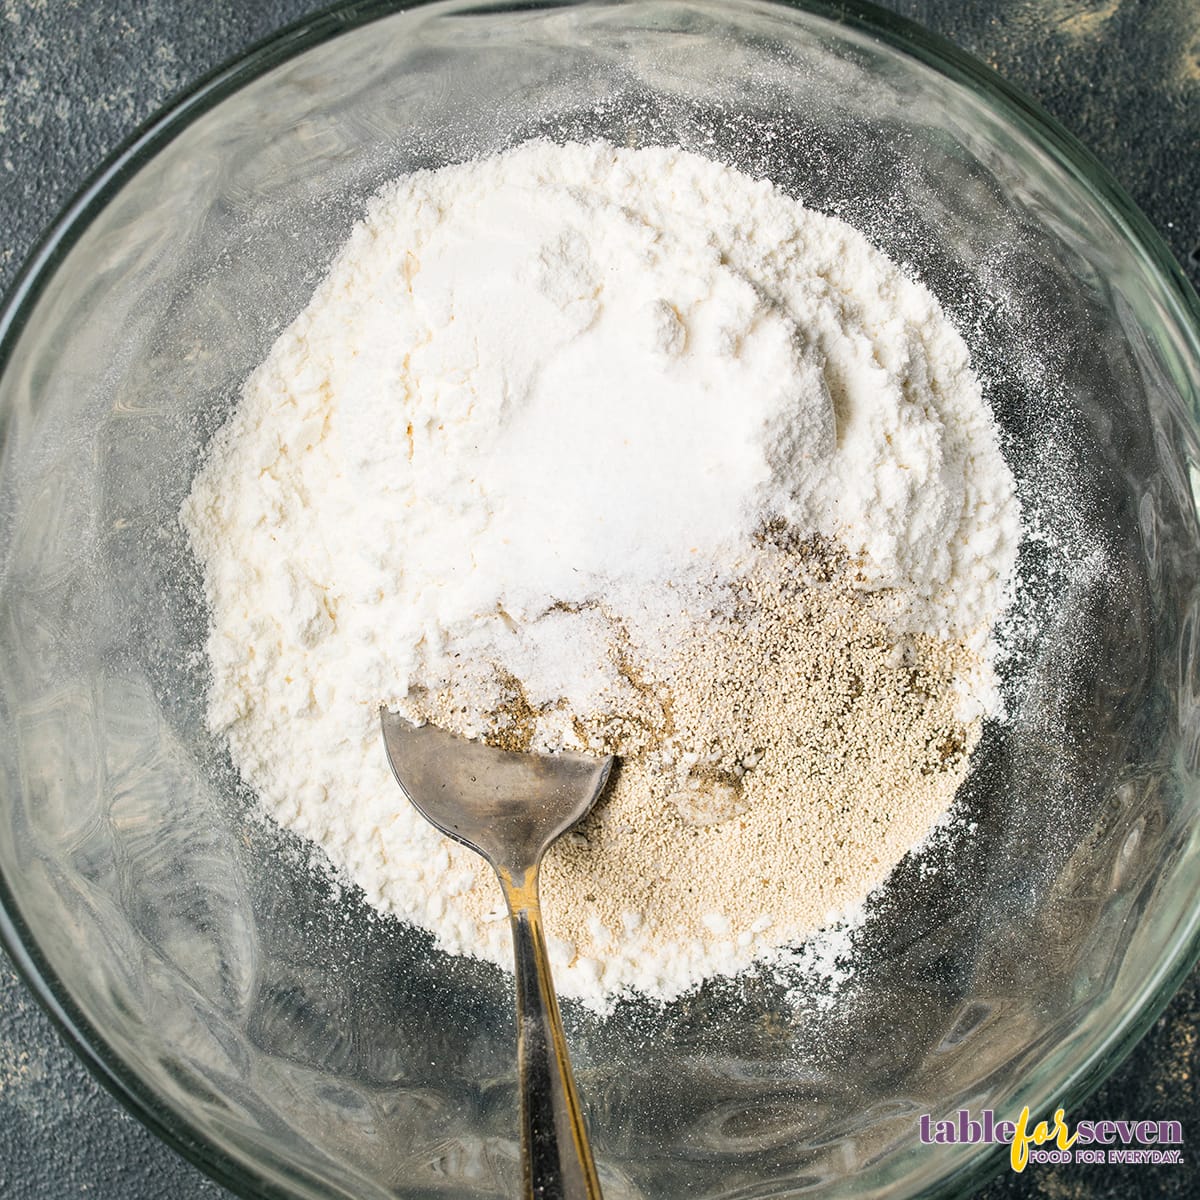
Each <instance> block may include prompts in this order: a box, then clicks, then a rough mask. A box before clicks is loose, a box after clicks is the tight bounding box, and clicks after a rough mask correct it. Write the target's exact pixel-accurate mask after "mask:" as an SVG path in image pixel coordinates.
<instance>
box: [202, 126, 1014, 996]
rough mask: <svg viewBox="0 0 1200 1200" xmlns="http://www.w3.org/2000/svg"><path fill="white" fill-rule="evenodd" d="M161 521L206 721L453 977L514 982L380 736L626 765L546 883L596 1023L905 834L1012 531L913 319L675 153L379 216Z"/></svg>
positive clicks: (424, 183) (518, 156)
mask: <svg viewBox="0 0 1200 1200" xmlns="http://www.w3.org/2000/svg"><path fill="white" fill-rule="evenodd" d="M182 520H183V523H184V525H185V527H186V529H187V532H188V534H189V536H190V539H191V543H192V546H193V548H194V550H195V552H196V554H197V556H198V557H199V559H200V561H201V562H202V564H203V566H204V575H205V584H206V589H207V596H208V601H209V604H210V608H211V613H212V627H211V632H210V636H209V640H208V646H207V649H208V657H209V661H210V664H211V669H212V687H211V692H210V695H209V721H210V724H211V726H212V728H213V729H214V730H216V731H219V732H223V733H224V734H225V735H227V737H228V740H229V744H230V748H231V752H232V755H233V760H234V762H235V764H236V765H237V766H238V768H239V770H240V771H241V772H242V774H243V776H244V778H245V779H246V780H247V781H248V782H249V783H250V784H251V785H252V786H253V787H254V788H255V789H256V790H257V792H258V793H259V795H260V796H261V797H262V800H263V802H264V804H265V805H266V807H267V808H268V810H269V811H270V812H272V813H273V814H274V815H275V817H276V818H277V819H278V820H280V821H281V822H282V823H283V824H285V825H288V826H290V827H291V828H293V829H295V830H296V831H298V832H299V833H301V834H303V835H305V836H307V837H309V838H312V839H313V840H315V841H316V842H318V843H319V844H320V845H321V846H323V847H324V849H325V850H326V851H327V852H328V854H329V856H330V858H331V859H332V860H333V862H334V863H335V864H337V865H338V866H339V867H340V868H342V869H344V870H345V871H346V872H347V873H348V874H349V875H350V876H352V877H353V878H354V879H355V880H356V881H357V882H358V883H359V884H361V885H362V887H363V888H364V889H365V891H366V893H367V895H368V897H369V899H370V900H371V901H372V902H373V903H374V904H376V905H377V906H378V907H380V908H381V909H383V910H385V911H391V912H395V913H398V914H400V915H402V916H405V917H407V918H409V919H411V920H413V921H415V922H418V923H419V924H421V925H423V926H426V927H427V928H429V929H431V930H432V931H433V932H434V933H435V934H436V935H437V936H438V938H439V940H440V942H441V943H442V945H444V946H445V947H446V948H447V949H449V950H451V951H453V952H464V953H471V954H477V955H481V956H484V957H487V958H490V959H493V960H495V961H497V962H500V963H503V964H506V965H507V964H508V963H509V960H510V948H509V940H508V932H507V928H506V926H505V922H504V921H503V919H502V917H503V914H502V912H501V910H500V908H499V907H498V902H499V891H498V888H497V885H496V884H495V883H494V881H493V880H492V879H491V878H490V877H489V876H488V875H487V874H486V868H484V867H483V866H482V864H481V863H480V861H479V860H478V859H476V858H475V857H474V856H473V855H471V854H469V853H468V852H466V851H464V850H462V849H461V848H459V847H457V846H454V845H453V844H451V843H449V842H448V841H446V840H445V839H443V838H442V837H441V836H440V835H439V834H437V833H436V832H435V831H434V830H433V829H432V828H430V827H429V826H427V825H426V824H425V823H424V822H423V821H422V820H421V818H420V817H418V816H417V815H416V813H415V812H414V811H412V810H410V809H409V808H408V807H407V806H406V805H405V803H404V801H403V798H402V796H401V794H400V793H399V791H398V789H397V788H396V786H395V784H394V782H393V781H392V779H391V776H390V772H389V770H388V767H387V763H386V759H385V757H384V753H383V748H382V742H381V738H380V735H379V728H378V709H379V706H380V705H381V704H386V705H388V706H389V707H391V708H393V709H397V710H399V711H401V712H404V713H406V714H407V715H409V716H410V717H413V718H414V719H421V720H424V719H434V720H437V721H438V722H439V723H442V724H445V725H447V726H448V727H450V728H454V729H456V730H458V731H459V732H463V733H467V734H469V735H472V736H482V737H487V738H488V739H489V740H492V741H495V742H496V743H497V744H504V745H510V746H516V747H520V748H533V749H555V748H559V747H564V746H571V747H583V748H591V749H594V750H597V751H612V752H615V753H619V754H620V755H622V770H621V772H620V774H619V777H618V779H617V781H616V784H615V786H614V787H613V789H612V793H611V795H610V796H609V798H608V799H607V801H606V802H605V803H604V804H603V805H602V807H601V808H600V809H599V810H598V811H597V812H596V813H595V814H593V816H592V817H591V818H590V819H589V822H588V824H587V825H586V826H585V827H584V828H583V829H582V830H581V831H580V832H579V833H578V834H577V835H576V836H574V837H573V838H572V839H571V840H570V842H569V843H568V844H565V845H563V846H562V847H561V848H557V849H556V850H555V851H554V852H552V855H551V856H550V858H549V859H548V861H547V864H546V870H545V875H544V904H545V908H546V919H547V923H548V926H549V928H550V930H551V932H552V934H554V938H553V944H552V956H553V957H554V958H555V965H556V969H557V971H558V975H557V979H558V982H559V986H560V988H561V990H562V991H563V992H564V993H566V994H569V995H576V996H580V997H582V998H583V999H585V1000H587V1001H589V1002H590V1003H593V1004H596V1005H597V1006H603V1005H604V1004H605V1003H607V1002H608V1001H609V1000H610V999H611V998H612V997H613V996H614V995H615V994H617V993H618V992H619V991H620V990H621V989H623V988H629V987H635V988H638V989H641V990H643V991H645V992H646V993H648V994H650V995H657V996H663V997H669V996H673V995H676V994H679V993H680V992H681V991H683V990H685V989H687V988H688V987H690V986H692V985H694V984H695V983H696V982H698V981H699V980H700V979H702V978H704V977H705V976H707V975H710V974H713V973H718V972H730V971H736V970H738V969H740V968H742V967H744V966H746V965H747V964H748V963H750V962H751V961H753V959H754V958H755V957H756V956H761V955H762V954H764V953H766V952H768V951H770V950H771V949H772V948H773V947H780V946H785V945H788V944H791V943H795V942H796V941H797V940H799V939H801V938H802V937H803V936H804V935H806V934H808V933H810V932H812V931H813V930H815V929H818V928H820V927H821V925H822V924H823V923H824V922H825V919H826V917H827V915H828V914H829V913H831V912H836V911H840V910H845V909H847V908H852V907H853V906H854V905H855V904H857V903H859V902H861V900H862V898H863V897H864V896H865V895H866V893H867V892H868V891H870V890H871V888H873V887H875V886H876V885H878V884H879V883H880V882H881V881H882V880H883V879H884V878H885V877H886V875H887V874H888V872H889V871H890V870H891V868H892V867H893V866H894V865H895V863H896V862H897V861H898V860H899V859H900V858H901V857H902V856H903V854H904V853H905V851H906V850H907V849H908V848H909V847H911V846H912V845H913V844H914V843H916V842H919V841H920V839H921V838H922V837H923V836H924V835H925V833H926V832H927V831H928V830H929V828H930V827H931V826H932V825H933V824H934V822H935V821H936V820H937V819H938V818H939V817H940V816H941V815H942V814H943V813H944V812H945V810H946V808H947V807H948V805H949V804H950V802H951V800H952V798H953V795H954V791H955V789H956V787H957V785H958V783H959V782H960V781H961V779H962V777H963V775H964V774H965V771H966V765H967V758H968V756H969V753H970V749H971V747H972V746H973V745H974V743H975V741H976V740H977V738H978V734H979V725H980V719H981V716H982V715H984V714H985V713H987V712H990V711H993V710H994V707H995V704H996V699H995V692H994V687H993V679H992V673H991V667H990V655H991V642H990V634H991V629H992V627H993V625H994V623H995V621H996V620H997V618H998V616H999V615H1000V614H1001V612H1002V611H1003V609H1004V607H1005V604H1006V603H1007V600H1008V595H1009V590H1010V586H1011V579H1012V574H1013V569H1014V561H1015V554H1016V544H1017V540H1018V537H1019V533H1020V523H1019V513H1018V510H1017V506H1016V502H1015V500H1014V494H1013V480H1012V476H1011V474H1010V472H1009V470H1008V468H1007V466H1006V465H1005V463H1004V461H1003V458H1002V457H1001V454H1000V450H999V447H998V440H997V435H996V428H995V425H994V422H993V419H992V417H991V415H990V413H989V411H988V409H987V406H986V405H985V403H984V401H983V399H982V397H981V394H980V390H979V385H978V383H977V381H976V379H975V376H974V375H973V373H972V371H971V369H970V364H969V358H968V352H967V349H966V347H965V345H964V344H963V342H962V340H961V339H960V338H959V336H958V335H957V334H956V333H955V332H954V330H953V328H952V327H951V326H950V324H949V322H948V321H947V320H946V318H945V317H944V315H943V314H942V312H941V309H940V308H939V306H938V304H937V301H936V300H935V299H934V298H933V296H932V295H931V294H930V293H929V291H928V290H927V289H926V288H924V287H923V286H922V285H921V284H919V283H917V282H915V281H914V280H912V279H910V278H908V277H907V276H906V275H904V273H903V272H901V270H900V269H899V268H898V267H897V266H896V265H895V264H893V263H891V262H890V261H889V260H888V259H887V258H885V257H884V256H883V255H881V254H880V253H879V252H878V251H876V250H875V249H873V248H872V247H871V246H870V245H869V244H868V243H867V241H866V240H865V239H864V238H863V237H862V236H861V235H860V234H858V233H857V232H856V231H854V230H853V229H852V228H851V227H849V226H848V225H846V224H845V223H844V222H841V221H839V220H836V219H834V218H831V217H827V216H823V215H821V214H818V213H815V212H812V211H810V210H808V209H806V208H804V207H803V206H802V205H801V204H799V203H798V202H797V201H795V200H793V199H791V198H789V197H787V196H786V195H784V194H783V193H781V192H779V191H778V190H777V189H775V188H774V187H772V186H771V185H770V184H769V183H767V182H764V181H760V180H754V179H751V178H749V177H747V176H746V175H743V174H741V173H739V172H738V171H736V170H733V169H731V168H729V167H725V166H723V165H720V164H718V163H715V162H712V161H710V160H708V159H705V158H703V157H700V156H698V155H694V154H689V153H686V152H684V151H680V150H671V149H644V150H627V149H618V148H615V147H613V146H610V145H607V144H602V143H597V144H590V145H574V144H572V145H566V146H560V145H555V144H552V143H549V142H542V141H537V142H531V143H527V144H525V145H523V146H520V147H518V148H516V149H515V150H512V151H509V152H507V153H505V154H502V155H499V156H496V157H494V158H491V159H487V160H483V161H477V162H470V163H465V164H462V165H459V166H453V167H446V168H443V169H441V170H438V171H428V172H419V173H416V174H414V175H411V176H408V177H405V178H402V179H399V180H397V181H395V182H394V183H392V184H390V185H388V186H387V187H386V188H384V189H383V190H382V191H381V192H380V193H379V194H378V195H376V196H375V197H374V199H373V200H372V201H371V202H370V203H369V205H368V208H367V213H366V216H365V219H364V220H363V221H362V222H361V223H360V224H359V225H358V226H357V227H356V228H355V230H354V232H353V233H352V235H351V237H350V239H349V241H348V242H347V244H346V246H345V247H344V248H343V249H342V251H341V253H340V254H339V256H338V257H337V259H336V260H335V262H334V264H333V266H332V268H331V269H330V272H329V274H328V276H327V277H326V279H325V280H324V282H323V283H322V284H321V285H320V286H319V288H318V289H317V291H316V293H315V294H314V296H313V298H312V300H311V302H310V303H309V305H308V307H307V308H306V309H305V310H304V312H302V313H301V314H300V316H299V317H297V318H296V320H295V321H294V322H293V323H292V325H291V326H290V327H289V328H288V329H287V330H286V331H285V332H284V333H283V334H282V336H281V337H280V338H279V340H278V341H277V343H276V344H275V346H274V348H273V349H272V351H271V354H270V355H269V357H268V358H267V360H266V361H265V362H264V363H263V364H262V365H261V366H260V367H259V368H258V370H257V371H256V372H255V373H254V374H253V375H252V376H251V378H250V379H249V380H248V381H247V383H246V386H245V389H244V392H243V395H242V397H241V400H240V403H239V404H238V406H237V408H236V410H235V411H234V413H233V415H232V417H231V418H230V420H229V421H228V423H227V424H226V426H225V427H224V428H223V429H222V430H221V431H220V433H219V434H218V436H217V438H216V439H215V440H214V443H213V445H212V447H211V450H210V453H209V455H208V458H207V460H206V462H205V464H204V466H203V468H202V469H201V471H200V473H199V474H198V476H197V478H196V480H195V482H194V485H193V488H192V491H191V494H190V496H189V497H188V499H187V501H186V502H185V504H184V507H183V511H182ZM739 876H753V882H754V887H753V889H750V890H749V891H747V890H746V889H744V888H743V889H741V890H740V891H739V890H738V889H736V888H734V887H732V886H731V882H730V881H731V880H733V879H735V878H736V877H739ZM623 881H624V882H623Z"/></svg>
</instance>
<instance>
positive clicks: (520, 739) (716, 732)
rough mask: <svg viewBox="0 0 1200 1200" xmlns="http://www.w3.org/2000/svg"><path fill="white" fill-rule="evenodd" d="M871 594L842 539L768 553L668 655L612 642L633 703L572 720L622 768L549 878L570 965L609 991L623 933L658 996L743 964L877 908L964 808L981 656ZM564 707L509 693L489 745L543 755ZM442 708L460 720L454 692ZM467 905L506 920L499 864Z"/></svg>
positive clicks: (551, 905) (552, 922)
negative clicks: (922, 628)
mask: <svg viewBox="0 0 1200 1200" xmlns="http://www.w3.org/2000/svg"><path fill="white" fill-rule="evenodd" d="M855 584H856V580H855V567H854V564H853V562H852V561H851V560H850V559H849V558H848V557H847V556H846V555H845V554H844V553H840V552H838V551H837V550H836V548H835V547H833V546H832V545H831V544H829V543H819V542H809V543H807V544H806V545H804V546H801V547H790V548H780V547H779V546H767V547H765V548H764V550H763V552H762V554H761V555H760V557H759V560H758V562H757V563H756V565H755V567H754V569H753V570H752V571H751V572H750V573H749V574H748V575H745V576H743V577H741V578H739V579H737V580H736V581H735V582H734V583H733V585H731V592H730V604H729V606H728V609H727V611H725V612H723V613H721V614H718V615H715V616H713V617H712V618H711V619H709V620H708V621H706V622H704V623H702V624H701V623H698V624H696V625H694V626H693V627H691V628H690V629H689V630H688V632H687V634H686V635H685V636H684V637H683V638H682V640H681V641H679V642H677V643H676V644H673V645H672V646H670V647H666V648H665V650H664V651H663V652H662V653H660V654H659V655H648V656H645V657H643V659H642V661H640V662H639V663H637V664H636V666H635V663H634V661H633V655H634V650H633V648H632V647H630V646H629V645H628V644H626V642H625V639H624V638H623V637H622V635H621V632H620V630H619V629H617V630H616V633H615V636H614V639H613V653H614V655H616V656H619V657H621V658H623V660H624V663H623V667H622V670H623V675H624V678H625V679H626V680H627V681H628V683H629V690H628V697H627V703H628V710H627V711H626V712H625V713H623V715H622V716H621V717H619V718H613V717H612V716H611V715H601V716H592V717H589V716H587V715H583V716H578V715H577V716H576V717H575V719H574V728H575V731H576V733H577V735H578V740H579V741H580V742H582V743H583V744H585V745H588V746H590V747H591V748H593V749H595V750H597V751H609V752H615V753H618V754H622V756H623V757H622V759H621V762H620V766H619V770H618V772H617V774H616V776H615V779H614V782H613V784H612V785H611V787H610V790H609V792H608V794H607V796H606V797H605V798H604V799H603V800H602V802H601V804H600V806H599V807H598V808H597V810H596V811H595V812H594V813H593V814H592V815H591V816H590V817H589V818H588V820H587V821H586V822H585V823H584V824H583V825H582V826H581V827H580V828H579V829H578V830H577V831H576V832H575V833H574V834H572V835H571V836H570V837H569V838H568V839H567V840H565V841H564V842H562V843H560V844H559V845H558V846H556V847H554V848H553V849H552V850H551V852H550V854H549V855H548V857H547V860H546V863H545V866H544V869H543V875H542V881H543V883H542V886H543V907H544V909H545V914H546V921H547V926H548V929H549V931H550V933H551V934H552V935H553V937H554V938H556V939H558V943H559V944H558V946H557V952H558V954H559V955H560V956H562V957H564V958H566V959H567V960H569V961H570V962H571V963H572V964H573V969H574V970H577V971H582V972H584V973H585V974H587V975H589V976H591V975H594V976H595V983H596V984H597V985H599V986H601V987H603V986H604V970H605V962H606V959H607V957H608V956H609V955H610V953H611V951H612V949H613V947H614V945H616V944H617V943H618V942H619V943H620V944H621V946H622V955H621V957H622V959H623V960H625V961H626V963H627V962H628V960H629V959H630V958H631V957H632V958H634V959H635V960H636V962H637V963H638V968H637V969H638V977H637V978H636V979H635V980H634V981H633V986H635V987H640V988H643V989H644V990H647V991H651V992H653V993H656V994H663V995H668V996H669V995H671V994H677V993H678V992H680V991H682V990H685V989H686V988H687V987H688V986H689V985H691V984H693V983H694V982H696V981H698V979H700V978H702V977H704V976H706V975H711V974H714V973H732V972H734V971H737V970H738V969H741V968H743V967H745V966H747V965H748V964H749V963H750V962H751V961H752V960H753V959H754V958H755V957H756V956H757V955H759V954H761V953H762V952H764V951H767V950H769V949H770V948H772V947H779V946H784V945H788V944H794V943H796V942H798V941H800V940H802V939H803V938H804V937H805V936H806V935H809V934H811V933H813V932H814V931H816V930H818V929H820V928H821V927H822V926H823V925H824V924H826V922H827V921H828V919H829V918H830V916H831V915H832V914H838V913H843V912H846V911H848V910H852V909H854V908H855V907H856V906H858V905H860V904H861V903H862V901H863V899H864V898H865V897H866V895H867V894H868V893H869V892H870V891H871V890H872V889H873V888H875V887H876V886H877V885H878V884H880V883H881V882H882V881H883V879H884V878H885V877H886V875H887V874H888V873H889V872H890V871H891V869H892V868H893V867H894V866H895V864H896V863H897V862H898V861H899V860H900V858H902V857H903V855H904V854H905V853H906V852H907V851H908V850H909V849H910V848H911V847H912V846H914V845H915V844H917V843H919V842H920V841H921V840H922V838H923V837H924V836H925V835H926V834H927V833H928V831H929V829H930V828H931V826H932V825H933V824H934V823H935V822H936V821H937V820H938V818H939V817H941V816H942V815H943V814H944V813H945V812H946V810H947V808H948V807H949V805H950V803H951V801H952V799H953V797H954V793H955V790H956V789H957V787H958V785H959V783H960V782H961V780H962V778H963V776H964V775H965V773H966V770H967V759H968V755H969V754H970V752H971V749H972V748H973V747H974V745H975V743H976V741H977V740H978V737H979V732H980V726H979V722H978V720H974V721H971V722H969V723H964V722H963V721H962V720H960V719H959V717H958V716H957V715H956V708H957V706H958V697H959V691H958V688H959V685H960V682H961V681H962V680H963V679H965V678H969V677H970V676H971V674H972V673H973V672H975V671H976V670H977V669H978V667H979V663H978V660H977V658H976V656H975V655H974V654H973V653H972V652H971V651H969V650H967V649H966V648H965V647H964V646H963V645H961V644H959V643H955V642H947V641H942V640H939V639H936V638H933V637H931V636H928V635H915V636H906V637H905V638H904V639H903V640H900V641H898V640H897V638H896V636H895V634H894V633H893V632H892V626H891V624H890V623H889V610H890V609H891V607H892V605H893V604H894V602H895V601H894V598H893V597H891V596H890V595H889V594H888V593H886V592H883V593H870V592H863V591H861V590H859V589H858V588H856V586H855ZM552 715H553V714H548V713H539V712H538V711H536V710H534V709H532V708H531V707H530V706H528V704H525V703H523V702H522V700H521V698H520V695H519V686H518V685H516V684H515V681H513V686H512V697H511V702H510V703H506V704H505V705H503V706H502V707H501V708H500V709H499V710H497V711H496V712H494V713H492V714H491V715H490V718H489V719H490V729H491V732H490V735H489V736H490V740H492V741H495V742H497V743H499V744H505V745H510V746H514V747H517V746H520V745H522V744H525V745H527V744H528V743H529V741H530V740H531V739H532V738H533V736H534V734H535V731H536V728H537V723H538V721H539V719H542V718H547V719H548V718H549V717H551V716H552ZM430 717H431V719H433V720H436V721H439V722H440V723H443V724H447V725H449V726H451V727H453V725H454V722H455V717H456V713H455V706H454V702H453V700H452V699H451V697H449V696H448V695H447V696H443V697H441V703H435V704H433V706H432V708H431V711H430ZM469 857H470V856H466V855H465V854H464V863H465V861H466V860H467V859H468V858H469ZM465 901H466V904H467V907H468V909H469V910H470V911H472V912H474V913H475V915H476V916H477V918H478V919H479V920H481V921H493V920H501V919H503V916H504V911H503V907H502V903H501V901H500V893H499V891H498V889H497V887H496V884H495V881H494V880H493V879H492V878H491V876H490V873H488V872H487V870H486V868H484V867H482V864H478V865H477V878H476V881H475V883H474V885H473V886H472V887H471V888H470V889H469V891H468V894H467V896H466V897H465Z"/></svg>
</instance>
